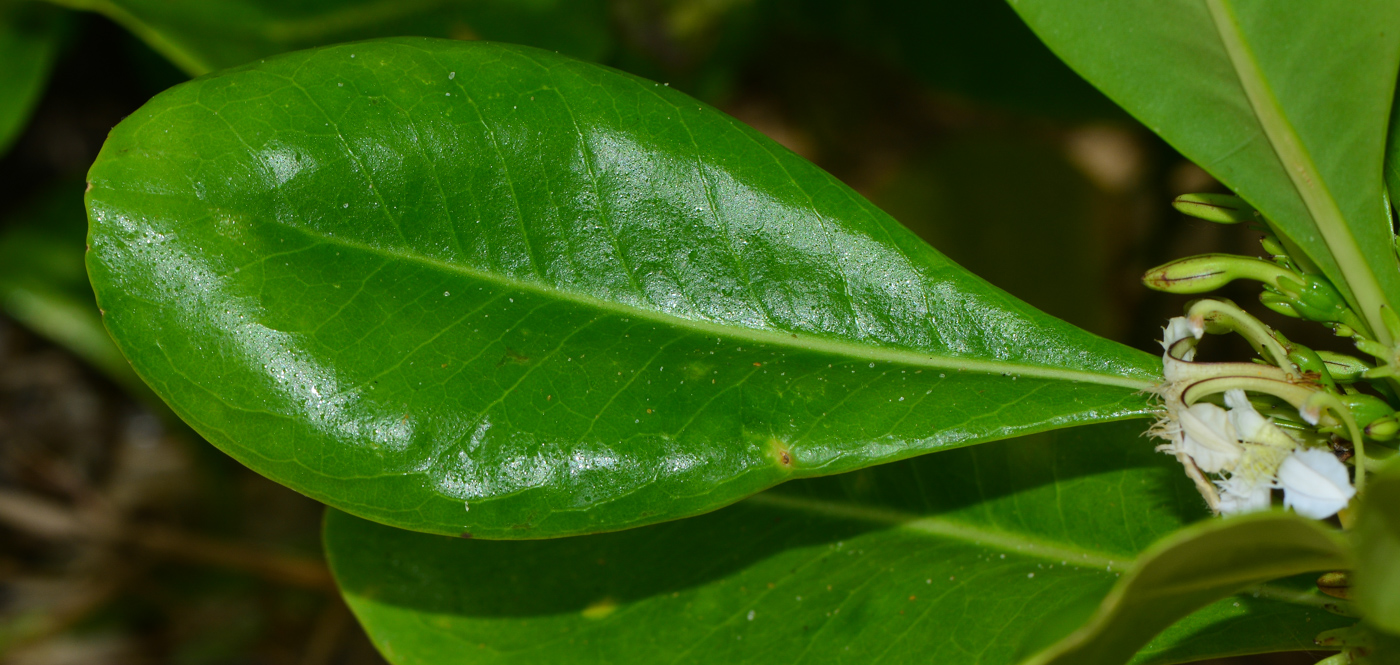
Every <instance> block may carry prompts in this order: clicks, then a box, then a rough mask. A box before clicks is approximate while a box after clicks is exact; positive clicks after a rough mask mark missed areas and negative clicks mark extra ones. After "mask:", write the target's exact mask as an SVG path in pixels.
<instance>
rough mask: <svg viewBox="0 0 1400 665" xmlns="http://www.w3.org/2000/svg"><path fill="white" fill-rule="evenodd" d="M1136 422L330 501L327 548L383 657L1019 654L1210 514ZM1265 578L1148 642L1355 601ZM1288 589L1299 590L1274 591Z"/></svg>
mask: <svg viewBox="0 0 1400 665" xmlns="http://www.w3.org/2000/svg"><path fill="white" fill-rule="evenodd" d="M1141 430H1142V426H1141V424H1136V423H1121V424H1110V425H1100V426H1095V427H1088V428H1076V429H1071V430H1061V431H1057V432H1053V433H1046V434H1040V435H1035V436H1032V437H1028V438H1024V439H1017V440H1012V441H1003V442H998V443H993V444H988V445H985V446H978V447H975V448H967V449H963V450H957V451H951V452H948V453H941V454H939V455H933V456H927V457H922V458H916V459H912V460H906V461H904V462H900V463H897V464H892V465H887V466H881V467H876V468H871V469H866V470H862V471H859V472H856V473H853V474H847V475H843V476H838V477H832V478H823V479H815V480H807V481H800V482H797V483H790V484H787V485H784V486H783V487H781V488H777V489H775V490H771V491H769V492H768V493H765V494H761V495H758V496H756V497H754V498H752V499H749V500H747V501H744V502H742V503H740V504H738V505H736V506H733V507H730V508H727V509H725V510H722V511H719V512H715V513H711V514H709V515H705V516H702V517H696V518H691V519H687V520H682V521H677V522H671V523H668V524H663V525H656V526H651V527H646V528H643V529H636V530H632V531H626V532H622V533H614V534H604V535H597V536H585V537H578V538H566V539H558V540H550V541H532V542H484V541H474V540H471V541H469V540H462V539H453V538H444V537H440V536H430V535H424V534H415V533H411V532H406V531H402V530H398V529H393V528H388V527H384V526H380V525H377V524H374V523H371V522H367V521H364V520H359V519H356V518H353V517H350V516H348V515H345V514H343V513H340V512H335V511H332V512H331V513H330V514H329V515H328V516H327V523H326V533H325V544H326V552H327V555H328V557H329V561H330V564H331V567H332V570H333V571H334V573H335V575H336V579H337V581H338V582H339V583H340V585H341V590H342V592H343V593H344V594H345V598H346V601H347V602H348V603H349V604H350V607H351V608H352V609H353V610H354V612H355V614H356V616H357V617H359V619H360V621H361V622H362V623H363V624H364V626H365V628H366V630H367V631H368V633H369V635H370V637H371V639H372V640H374V642H375V644H376V645H378V647H379V648H380V650H381V651H382V652H383V653H384V655H385V656H386V657H387V658H388V659H389V660H390V662H393V663H395V664H396V665H410V664H415V665H416V664H419V663H422V664H428V663H442V662H457V663H561V664H564V663H618V662H629V663H630V662H635V663H648V662H666V663H691V662H694V663H764V664H765V665H766V664H772V663H813V662H849V663H891V662H893V663H906V662H921V663H959V664H960V665H961V664H967V665H976V664H981V665H993V664H1003V663H1012V662H1015V661H1016V660H1017V658H1018V656H1019V655H1020V654H1025V653H1030V652H1033V651H1035V650H1036V649H1037V648H1038V647H1039V646H1041V645H1043V644H1045V643H1049V642H1054V641H1055V640H1056V639H1058V638H1059V637H1061V636H1063V635H1064V634H1066V633H1068V632H1070V631H1072V630H1073V629H1074V628H1075V627H1076V626H1077V625H1078V623H1079V622H1080V621H1082V620H1083V619H1085V618H1087V617H1088V616H1089V615H1091V614H1092V613H1093V611H1094V607H1095V606H1096V605H1098V603H1099V601H1100V599H1101V598H1103V596H1104V595H1105V594H1106V593H1107V592H1108V591H1109V589H1110V588H1111V587H1112V585H1113V584H1114V582H1115V581H1117V580H1118V575H1119V574H1120V573H1121V572H1122V571H1124V570H1126V569H1127V568H1128V566H1129V562H1130V561H1131V560H1132V558H1133V557H1134V555H1136V554H1137V553H1138V552H1139V551H1141V550H1142V549H1143V548H1145V547H1147V546H1148V545H1149V544H1150V543H1152V542H1153V541H1154V540H1155V539H1157V538H1160V537H1162V536H1163V535H1165V534H1168V533H1170V532H1171V531H1172V530H1173V529H1176V528H1179V527H1180V526H1182V525H1183V524H1185V523H1187V522H1189V521H1191V520H1195V519H1199V518H1201V517H1203V516H1204V506H1203V504H1202V502H1201V500H1200V498H1199V496H1198V495H1197V494H1196V493H1195V490H1194V489H1193V488H1192V486H1191V484H1190V482H1189V481H1187V480H1186V478H1185V476H1184V475H1183V474H1182V473H1181V470H1180V467H1179V465H1177V464H1176V463H1175V461H1174V460H1172V459H1171V458H1170V457H1167V456H1165V455H1160V454H1157V453H1154V452H1152V445H1151V443H1149V442H1148V441H1146V440H1144V439H1142V438H1141V437H1140V434H1141ZM1260 592H1261V593H1260V596H1259V597H1258V598H1255V597H1253V595H1249V596H1243V597H1241V598H1237V599H1231V600H1230V601H1227V602H1226V603H1222V604H1221V605H1222V606H1221V607H1212V608H1210V609H1209V610H1208V611H1207V612H1205V613H1203V616H1202V621H1200V622H1196V623H1194V624H1192V625H1189V626H1186V627H1185V630H1181V631H1176V632H1174V633H1169V634H1164V635H1163V636H1162V638H1161V639H1160V640H1159V641H1158V642H1156V643H1154V647H1153V648H1154V652H1155V655H1148V656H1147V657H1146V659H1145V660H1144V662H1150V663H1170V662H1182V661H1186V660H1192V659H1199V658H1205V657H1209V656H1211V655H1217V654H1221V653H1235V652H1238V651H1239V650H1245V651H1268V650H1275V649H1280V648H1293V647H1295V646H1296V645H1297V644H1299V643H1300V642H1303V641H1305V640H1306V641H1309V642H1310V641H1311V639H1312V637H1313V635H1315V634H1316V632H1318V631H1321V630H1325V629H1327V628H1332V627H1337V626H1341V625H1346V624H1348V623H1350V621H1348V620H1345V619H1341V618H1340V617H1335V616H1332V615H1329V614H1327V613H1326V612H1324V611H1322V610H1320V609H1318V608H1317V607H1316V602H1315V596H1316V592H1315V591H1314V592H1313V593H1312V594H1310V595H1309V594H1295V593H1294V592H1293V591H1291V590H1290V589H1286V588H1285V589H1280V590H1275V589H1272V588H1266V589H1261V590H1260ZM1294 595H1301V596H1302V598H1301V600H1302V603H1303V604H1294V603H1290V602H1284V601H1282V600H1279V597H1280V596H1290V597H1292V596H1294ZM1261 620H1267V621H1269V622H1270V624H1269V626H1268V630H1261V629H1260V627H1259V625H1258V624H1259V623H1260V622H1261ZM1083 662H1086V663H1088V662H1097V661H1083Z"/></svg>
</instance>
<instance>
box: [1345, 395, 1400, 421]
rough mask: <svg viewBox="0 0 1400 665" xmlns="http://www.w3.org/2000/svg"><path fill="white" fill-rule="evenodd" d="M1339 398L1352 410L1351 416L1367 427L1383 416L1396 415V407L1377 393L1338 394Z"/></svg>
mask: <svg viewBox="0 0 1400 665" xmlns="http://www.w3.org/2000/svg"><path fill="white" fill-rule="evenodd" d="M1337 399H1339V400H1341V401H1342V403H1343V404H1345V405H1346V406H1347V408H1348V409H1350V410H1351V417H1353V418H1355V419H1356V423H1357V424H1358V425H1360V426H1362V427H1365V426H1367V425H1369V424H1371V423H1373V422H1376V421H1377V420H1380V419H1382V418H1389V417H1391V416H1394V415H1395V409H1393V408H1391V407H1390V405H1389V404H1386V403H1385V400H1383V399H1381V398H1379V397H1376V396H1375V395H1367V394H1364V393H1353V394H1350V395H1337Z"/></svg>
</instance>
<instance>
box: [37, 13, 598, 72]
mask: <svg viewBox="0 0 1400 665" xmlns="http://www.w3.org/2000/svg"><path fill="white" fill-rule="evenodd" d="M50 1H51V2H55V3H57V4H60V5H64V6H67V7H72V8H74V9H85V10H89V11H96V12H100V13H102V14H105V15H107V16H108V17H110V18H111V19H112V20H114V21H116V22H118V23H120V24H122V25H123V26H124V27H126V28H127V29H128V30H130V31H131V32H133V33H135V34H136V35H138V36H139V37H141V39H143V40H145V42H146V43H147V44H149V45H150V46H151V47H152V48H154V49H155V50H156V51H159V52H160V53H161V54H163V55H164V56H165V57H167V58H169V59H170V61H171V62H174V63H175V64H176V65H177V66H179V67H180V68H181V69H184V70H185V71H186V72H188V73H189V74H191V75H193V76H198V75H200V74H205V73H208V72H211V71H214V70H216V69H223V68H225V67H232V66H234V65H241V64H243V63H246V62H252V61H254V60H257V59H258V58H265V57H267V56H270V55H275V54H278V53H285V52H287V51H295V50H298V49H304V48H310V47H313V46H324V45H326V44H335V43H338V42H347V41H351V40H355V39H369V38H373V37H390V36H394V35H422V36H425V37H449V38H452V39H488V40H492V41H504V42H513V43H518V44H528V45H531V46H537V47H540V48H547V49H550V50H554V51H559V52H562V53H566V54H569V55H572V56H575V57H580V58H585V59H590V60H593V59H598V58H601V57H602V56H603V55H604V54H605V53H606V52H607V51H608V49H609V48H610V41H611V37H610V34H609V30H608V10H607V5H606V4H605V2H604V0H532V1H531V2H520V1H519V0H473V1H471V2H452V1H447V0H302V1H300V2H285V1H283V0H199V1H198V2H171V1H170V0H50Z"/></svg>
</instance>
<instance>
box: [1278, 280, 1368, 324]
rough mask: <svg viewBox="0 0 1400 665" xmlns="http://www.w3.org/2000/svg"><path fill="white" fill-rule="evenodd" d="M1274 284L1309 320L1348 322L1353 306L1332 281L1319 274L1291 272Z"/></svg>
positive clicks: (1297, 310)
mask: <svg viewBox="0 0 1400 665" xmlns="http://www.w3.org/2000/svg"><path fill="white" fill-rule="evenodd" d="M1274 286H1275V287H1276V288H1277V289H1278V291H1279V292H1280V293H1281V294H1283V295H1284V296H1286V297H1288V298H1289V299H1290V301H1289V304H1290V305H1292V306H1293V310H1294V311H1296V312H1298V314H1300V315H1302V317H1303V318H1305V319H1307V320H1309V321H1320V322H1322V323H1342V322H1347V321H1348V318H1347V315H1348V314H1351V308H1350V307H1348V306H1347V303H1346V300H1344V299H1343V298H1342V294H1340V293H1338V292H1337V289H1335V288H1333V287H1332V283H1331V282H1328V281H1327V280H1326V279H1325V278H1323V277H1318V276H1317V275H1294V274H1290V275H1288V276H1286V277H1283V278H1281V279H1279V280H1277V281H1276V282H1275V284H1274Z"/></svg>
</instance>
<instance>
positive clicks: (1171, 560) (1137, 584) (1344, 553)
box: [1025, 512, 1351, 665]
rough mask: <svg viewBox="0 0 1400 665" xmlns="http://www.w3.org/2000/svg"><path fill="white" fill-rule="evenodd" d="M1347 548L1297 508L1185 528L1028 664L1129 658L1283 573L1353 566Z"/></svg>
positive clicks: (1058, 664) (1067, 664) (1062, 664)
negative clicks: (1206, 610) (1172, 628)
mask: <svg viewBox="0 0 1400 665" xmlns="http://www.w3.org/2000/svg"><path fill="white" fill-rule="evenodd" d="M1349 554H1350V552H1349V551H1348V548H1347V545H1346V542H1345V540H1344V539H1343V538H1342V537H1341V535H1340V534H1339V533H1338V532H1336V531H1334V530H1333V529H1331V528H1329V527H1326V526H1323V525H1321V524H1319V523H1318V522H1316V521H1313V520H1310V519H1307V518H1303V517H1299V516H1297V515H1294V514H1292V513H1282V512H1265V513H1255V514H1252V515H1244V516H1240V517H1234V518H1231V519H1228V520H1212V521H1210V522H1206V523H1203V524H1198V525H1195V526H1193V527H1191V528H1189V529H1183V530H1182V531H1180V532H1178V533H1175V534H1172V535H1171V536H1170V537H1168V538H1167V539H1165V540H1164V541H1163V542H1161V543H1158V544H1157V545H1156V546H1154V547H1153V548H1152V549H1151V550H1149V551H1148V552H1145V553H1144V554H1143V555H1142V556H1141V557H1140V558H1139V559H1138V560H1137V561H1136V562H1135V563H1134V565H1133V569H1132V570H1131V571H1129V572H1128V575H1127V577H1125V578H1123V579H1122V580H1121V581H1120V582H1119V583H1118V585H1117V586H1116V587H1114V589H1113V592H1112V593H1110V594H1108V597H1107V598H1105V599H1104V601H1103V604H1102V605H1100V606H1099V610H1098V612H1097V613H1096V614H1095V615H1094V618H1093V619H1091V620H1090V621H1089V622H1088V623H1086V624H1085V625H1084V626H1083V627H1082V628H1080V629H1078V630H1076V631H1075V632H1074V633H1073V634H1071V635H1069V636H1068V637H1066V638H1065V639H1064V640H1062V641H1060V642H1059V643H1057V644H1055V645H1054V646H1053V647H1051V648H1049V649H1047V650H1045V651H1044V652H1041V653H1039V654H1037V655H1036V656H1035V657H1033V658H1030V659H1028V660H1027V661H1025V665H1072V664H1077V663H1122V662H1125V661H1127V660H1128V659H1129V658H1131V657H1132V655H1133V654H1134V653H1136V652H1137V651H1138V649H1140V648H1141V647H1142V646H1143V645H1144V644H1146V643H1147V642H1148V641H1149V640H1151V638H1152V636H1153V635H1155V634H1157V633H1158V632H1159V631H1161V630H1162V629H1164V628H1166V627H1167V626H1169V625H1171V624H1172V623H1173V622H1175V621H1176V620H1177V619H1179V618H1181V617H1184V616H1187V615H1188V614H1190V613H1191V612H1194V611H1196V610H1198V609H1200V608H1202V607H1205V606H1206V605H1208V604H1210V603H1213V602H1215V601H1217V600H1219V599H1221V598H1224V597H1226V596H1229V595H1230V594H1232V593H1235V592H1238V591H1240V590H1241V589H1244V588H1247V587H1251V586H1254V585H1258V584H1262V583H1264V582H1267V581H1269V580H1272V579H1276V578H1279V577H1285V576H1289V575H1297V574H1300V573H1306V572H1309V571H1324V570H1334V569H1345V568H1349V567H1350V565H1351V560H1350V557H1349Z"/></svg>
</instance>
